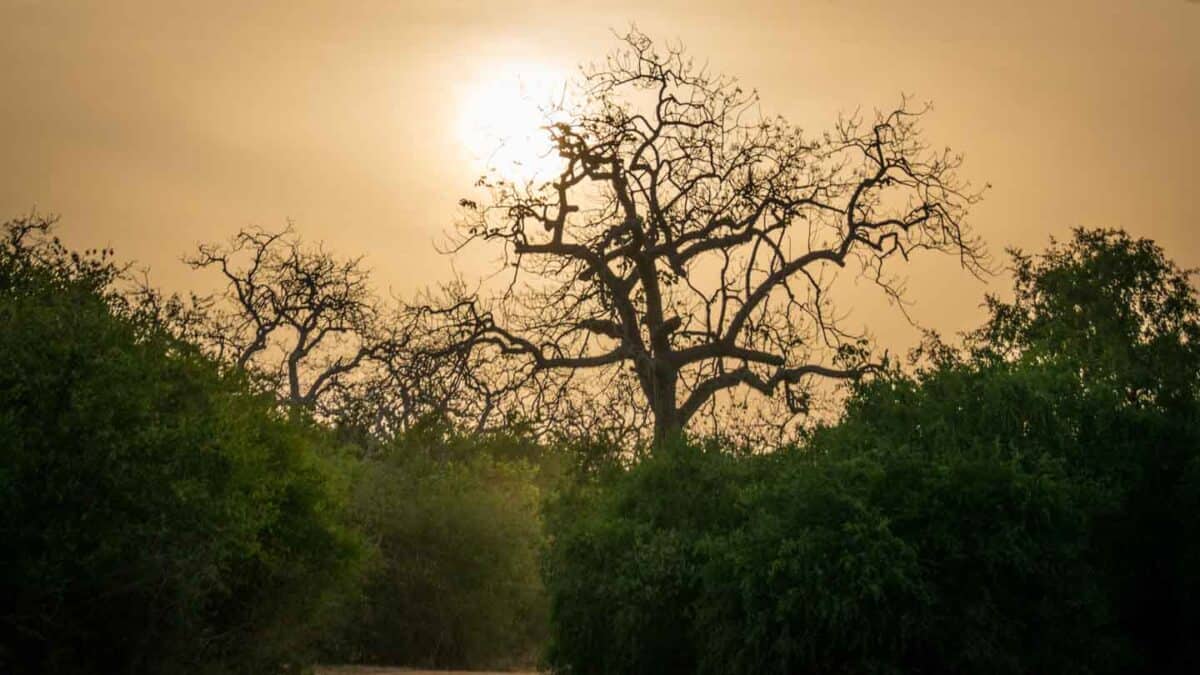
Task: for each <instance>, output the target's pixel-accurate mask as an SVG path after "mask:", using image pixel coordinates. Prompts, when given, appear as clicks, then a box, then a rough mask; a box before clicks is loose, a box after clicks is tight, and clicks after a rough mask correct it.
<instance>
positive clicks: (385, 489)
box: [330, 425, 546, 668]
mask: <svg viewBox="0 0 1200 675" xmlns="http://www.w3.org/2000/svg"><path fill="white" fill-rule="evenodd" d="M539 456H540V454H539V452H538V450H537V448H536V446H534V445H532V444H530V443H528V442H526V441H522V440H520V439H518V438H515V437H506V436H464V435H460V434H455V433H453V432H450V431H448V430H446V429H445V428H443V427H441V426H439V425H432V426H429V427H423V428H420V429H417V430H415V431H413V432H410V433H409V434H407V435H403V436H401V437H399V438H397V439H395V440H394V441H393V442H391V443H390V444H388V445H387V446H386V447H384V448H383V449H382V452H380V453H379V454H377V455H375V456H373V457H370V458H368V459H366V460H364V461H363V462H362V464H361V465H360V467H359V476H358V478H357V480H356V483H355V487H354V491H353V503H352V515H353V518H354V521H355V522H356V524H357V525H358V527H359V528H361V529H362V531H363V532H365V533H366V534H367V536H368V537H369V538H370V540H371V542H372V544H373V550H374V553H375V556H374V561H373V564H372V565H371V567H370V569H369V571H368V574H367V578H366V584H365V587H364V589H363V596H362V598H361V599H360V600H359V601H358V602H357V603H355V604H353V605H351V606H350V607H348V608H347V610H348V611H347V614H346V617H345V626H344V628H343V630H342V631H341V632H340V634H339V636H338V638H337V639H336V640H335V641H333V644H331V645H330V656H331V657H332V658H338V659H339V660H349V661H353V662H365V663H375V664H385V665H398V664H402V665H409V666H422V667H432V668H505V667H513V666H527V665H530V664H532V663H534V662H535V661H536V659H537V656H538V653H537V652H538V650H539V648H540V645H541V643H542V641H543V640H544V636H545V622H546V609H545V596H544V593H543V590H542V585H541V580H540V577H539V573H538V555H539V553H540V549H541V546H542V534H541V520H540V517H539V512H538V511H539V502H540V499H541V481H543V480H546V475H545V473H543V472H541V471H539V467H540V466H542V465H540V464H534V463H533V462H532V461H530V460H537V459H538V458H539Z"/></svg>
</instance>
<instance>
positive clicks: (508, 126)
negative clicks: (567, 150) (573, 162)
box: [458, 64, 566, 182]
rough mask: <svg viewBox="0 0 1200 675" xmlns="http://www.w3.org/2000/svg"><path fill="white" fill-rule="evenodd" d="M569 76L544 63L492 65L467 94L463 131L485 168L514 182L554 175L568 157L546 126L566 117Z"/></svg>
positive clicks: (468, 146) (463, 104) (461, 116)
mask: <svg viewBox="0 0 1200 675" xmlns="http://www.w3.org/2000/svg"><path fill="white" fill-rule="evenodd" d="M565 83H566V77H565V76H564V75H563V74H562V73H559V72H555V71H554V70H552V69H550V68H546V67H544V66H538V65H531V64H507V65H505V66H503V67H497V68H494V69H491V73H490V74H489V76H487V77H481V78H480V79H479V80H477V81H476V82H474V83H473V84H472V85H471V86H470V87H469V89H468V90H467V91H466V92H465V95H464V96H463V97H462V100H461V102H460V108H459V111H460V112H459V120H458V136H459V138H460V139H461V141H462V143H463V145H464V146H465V147H466V149H467V151H468V152H469V153H470V154H471V155H472V157H473V158H474V159H475V160H476V161H478V162H479V164H480V167H479V168H481V169H482V170H483V171H485V172H494V173H495V174H496V175H498V176H499V177H500V178H503V179H505V180H509V181H514V182H540V181H545V180H548V179H550V178H553V177H554V176H555V175H557V174H558V172H559V171H561V170H562V166H563V162H562V159H561V158H560V157H558V155H557V153H556V152H555V150H554V146H553V144H552V143H551V141H550V135H549V133H548V131H547V130H546V126H547V125H549V124H551V123H553V122H555V121H558V120H559V119H560V118H561V112H559V111H561V109H562V107H563V104H564V103H565V101H564V98H565Z"/></svg>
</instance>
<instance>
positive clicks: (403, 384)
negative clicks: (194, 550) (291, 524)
mask: <svg viewBox="0 0 1200 675" xmlns="http://www.w3.org/2000/svg"><path fill="white" fill-rule="evenodd" d="M185 262H187V263H188V264H189V265H191V266H192V267H193V268H196V269H213V270H216V271H218V272H219V273H220V275H221V278H222V280H223V281H224V288H223V289H222V291H220V292H219V293H217V294H216V295H215V296H210V297H198V296H193V297H192V298H190V299H188V300H184V299H181V298H178V297H175V296H172V297H169V298H166V297H164V296H162V295H161V294H160V293H158V292H157V291H156V290H155V289H153V287H151V286H150V284H149V283H148V282H145V281H143V283H142V284H141V287H140V289H139V290H138V292H137V297H138V305H139V306H140V307H142V308H143V309H142V311H143V313H148V314H153V315H154V316H156V317H158V322H159V323H164V324H169V325H170V326H171V328H172V330H173V331H174V332H175V333H176V334H178V335H179V336H180V337H181V338H183V339H186V340H187V341H189V342H193V343H197V344H200V345H201V346H202V347H203V348H205V349H206V350H207V351H208V352H209V353H211V354H212V355H213V356H214V357H216V358H217V359H218V360H220V361H221V362H224V363H227V364H229V365H230V366H231V367H233V368H235V369H238V370H242V371H246V372H248V373H251V374H252V375H254V376H256V377H257V378H258V379H260V380H261V381H263V382H265V384H266V385H267V386H268V387H269V388H270V389H271V390H272V391H274V392H275V393H276V394H277V395H278V397H279V398H280V399H281V400H282V401H284V402H286V403H288V404H290V405H294V406H299V407H303V408H306V409H309V410H312V411H313V412H315V413H316V414H317V415H318V416H319V417H321V418H322V419H324V420H326V421H329V422H332V423H335V424H338V425H341V426H346V427H354V428H357V429H360V430H362V431H365V432H367V433H369V434H370V435H372V436H375V437H382V438H386V437H389V436H392V435H394V434H397V433H400V432H403V431H404V430H406V429H409V428H411V427H412V426H414V425H415V424H417V423H418V422H419V421H421V420H428V419H431V418H437V419H439V420H442V421H445V422H447V423H449V424H452V425H454V426H457V427H460V428H465V429H473V430H476V431H480V430H485V429H491V428H495V427H498V426H501V425H503V424H504V423H505V422H506V421H510V420H511V419H512V414H511V405H510V404H509V402H508V397H509V395H510V393H511V392H512V390H513V389H514V388H515V387H514V386H513V384H512V383H513V382H517V381H520V380H519V379H518V377H517V375H515V374H512V373H506V372H496V371H495V369H490V368H488V367H487V366H488V363H487V361H488V359H486V358H484V355H482V354H478V353H475V354H472V353H470V352H464V351H461V350H454V349H446V348H445V346H444V344H443V343H442V342H439V340H443V339H445V337H446V333H445V332H444V331H439V330H437V329H436V327H435V326H434V325H432V324H431V322H430V319H431V318H432V317H431V315H430V313H429V311H428V309H427V307H428V306H430V305H431V304H434V300H433V298H432V297H431V296H426V298H425V301H424V302H420V303H416V304H408V303H404V302H401V301H398V300H397V301H392V302H385V301H383V300H382V299H381V298H380V297H379V296H378V295H377V294H376V293H375V291H374V290H373V289H372V288H371V285H370V283H369V281H370V279H369V272H368V270H367V269H366V268H365V267H364V266H363V264H362V260H361V259H360V258H348V259H345V258H339V257H337V256H335V255H334V254H332V253H330V252H329V251H327V250H326V249H325V248H324V247H323V246H321V245H307V244H305V243H304V242H302V241H301V239H300V238H299V237H298V236H297V235H296V234H295V232H294V231H293V230H292V228H291V227H290V226H289V227H288V228H286V229H283V230H280V231H274V232H273V231H266V230H262V229H258V228H252V229H243V230H241V231H239V232H238V233H237V234H235V235H234V236H233V237H232V239H230V240H229V241H228V242H226V243H221V244H203V245H201V246H199V248H198V250H197V252H196V253H195V254H194V255H191V256H189V257H187V258H185Z"/></svg>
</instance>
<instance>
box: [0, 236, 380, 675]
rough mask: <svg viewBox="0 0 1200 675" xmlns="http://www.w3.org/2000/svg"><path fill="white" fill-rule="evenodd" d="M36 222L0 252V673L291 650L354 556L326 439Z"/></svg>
mask: <svg viewBox="0 0 1200 675" xmlns="http://www.w3.org/2000/svg"><path fill="white" fill-rule="evenodd" d="M47 225H48V224H47V223H46V222H45V221H42V220H37V219H34V220H27V221H19V222H17V223H15V224H10V225H9V226H7V227H6V230H5V237H6V239H5V240H4V242H3V243H2V244H0V539H2V540H3V546H2V547H0V570H3V574H2V575H0V598H3V600H2V604H0V671H3V672H6V673H47V672H53V673H76V672H78V673H118V672H127V673H151V672H153V673H164V672H189V673H203V672H268V671H270V670H271V669H274V668H279V667H281V666H282V665H284V664H288V663H292V664H295V663H297V662H298V661H302V660H303V659H304V658H305V654H306V652H307V651H308V645H309V643H310V642H311V641H312V639H313V637H314V633H315V631H316V630H317V629H319V628H320V625H321V620H322V618H323V617H324V615H325V612H324V610H325V608H326V607H327V606H328V600H329V598H330V596H331V594H332V593H333V592H334V591H336V590H337V589H338V588H339V586H340V585H341V584H343V583H345V581H346V580H347V579H349V578H351V573H352V572H353V570H354V565H355V560H356V557H357V550H358V545H357V544H356V539H355V537H354V536H353V535H352V534H351V533H350V532H349V531H348V530H346V529H345V528H344V527H342V526H341V525H340V524H339V522H340V520H339V518H340V516H339V512H340V510H341V508H342V501H343V500H342V495H340V494H339V492H340V488H339V484H340V481H339V480H338V473H337V471H335V467H334V466H333V465H332V464H331V462H330V460H329V457H330V453H329V452H328V451H326V452H324V453H319V452H318V446H319V445H320V444H322V443H325V442H326V441H327V434H325V433H324V432H321V431H319V430H317V429H316V428H314V427H313V426H311V425H310V424H308V423H306V422H304V421H303V420H301V419H299V418H297V419H291V418H289V417H286V416H284V415H282V414H281V413H279V411H278V410H277V408H276V407H275V405H274V402H273V400H271V399H269V398H263V397H261V396H257V395H254V394H253V393H251V392H250V391H249V390H248V389H247V387H246V386H245V385H244V383H243V382H242V381H240V380H239V379H237V378H231V377H226V376H223V375H222V374H221V373H220V372H219V370H218V367H217V365H216V364H214V363H212V362H210V361H208V360H206V359H204V358H201V357H200V356H198V354H197V353H196V351H195V350H194V349H192V348H191V347H189V346H188V345H186V344H181V343H179V342H177V341H175V340H173V339H171V338H169V337H166V336H164V335H163V334H162V333H161V332H160V331H158V330H156V328H155V326H154V325H153V324H151V323H147V322H145V321H141V320H139V319H138V318H137V316H136V312H133V311H131V310H130V307H129V306H128V305H125V304H123V303H122V302H121V300H120V298H119V296H117V295H116V294H115V293H114V292H113V291H112V290H111V287H110V286H111V282H112V281H113V280H114V279H115V278H116V277H117V274H118V272H119V270H118V269H116V268H115V267H113V266H112V264H111V263H110V262H109V261H108V260H107V258H106V257H105V255H104V254H85V255H79V254H72V253H69V252H68V251H66V250H65V249H64V248H63V247H62V246H61V245H59V244H58V243H57V242H56V241H54V240H49V239H47V238H46V237H45V231H46V228H47Z"/></svg>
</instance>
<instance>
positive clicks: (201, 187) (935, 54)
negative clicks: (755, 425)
mask: <svg viewBox="0 0 1200 675" xmlns="http://www.w3.org/2000/svg"><path fill="white" fill-rule="evenodd" d="M631 24H636V25H637V27H638V28H639V29H641V30H642V31H644V32H646V33H647V34H648V35H650V36H652V37H654V38H655V39H656V40H661V41H670V42H672V43H678V44H682V45H684V46H686V47H687V48H688V50H689V53H690V54H691V55H692V56H693V57H694V58H695V59H696V60H697V62H698V63H702V64H705V65H706V66H707V67H708V68H709V69H710V70H712V71H713V72H721V73H728V74H730V75H734V76H737V77H739V78H740V80H741V81H742V82H743V83H744V84H745V85H746V86H747V87H750V88H756V89H757V90H758V91H759V92H760V93H761V95H762V108H763V111H764V112H765V113H766V114H781V115H784V116H785V117H787V118H788V119H789V120H791V121H792V122H794V123H796V124H798V125H800V126H802V127H804V128H805V129H806V130H809V131H812V132H820V131H823V130H825V129H828V128H830V126H831V125H832V124H833V122H834V121H835V120H836V119H837V116H838V114H839V113H842V112H853V111H854V110H856V109H862V110H865V111H870V110H873V109H876V108H881V109H882V108H889V107H890V106H893V105H895V104H896V102H897V101H898V100H899V98H900V96H901V95H902V94H905V93H907V94H910V95H912V96H913V97H914V100H916V101H929V102H931V103H932V104H933V110H932V112H931V113H930V114H929V115H928V116H927V118H926V120H925V121H924V126H925V127H926V132H927V133H926V135H927V138H928V139H929V140H930V141H931V142H932V143H933V144H935V146H938V147H940V146H942V145H949V146H951V147H953V148H954V149H955V150H956V151H960V152H962V153H963V154H964V155H965V164H964V168H963V172H962V173H963V176H964V177H965V178H967V179H970V180H971V181H972V182H973V183H974V184H975V185H977V186H982V185H983V184H985V183H991V184H992V185H993V186H994V187H993V188H992V189H991V190H989V191H988V192H987V194H986V195H985V198H984V201H983V202H981V203H980V204H979V205H978V206H976V207H975V208H974V209H973V211H972V214H971V223H972V224H973V226H974V227H975V230H976V231H977V232H978V233H979V234H980V235H981V236H982V237H983V238H984V239H985V241H986V242H987V244H988V246H989V248H990V249H991V250H992V251H993V252H994V253H997V254H1001V253H1002V251H1003V249H1004V248H1005V247H1008V246H1021V247H1025V248H1028V249H1040V248H1042V247H1043V246H1044V245H1045V244H1046V242H1047V240H1048V237H1049V236H1051V235H1056V236H1059V237H1060V238H1061V237H1062V236H1064V235H1066V234H1067V233H1068V232H1069V229H1070V228H1071V227H1074V226H1080V225H1085V226H1092V227H1100V226H1107V227H1124V228H1127V229H1128V230H1130V231H1131V232H1133V233H1135V234H1138V235H1141V236H1149V237H1153V238H1154V239H1156V240H1157V241H1159V242H1160V243H1161V244H1162V245H1163V246H1164V247H1166V249H1167V250H1169V251H1171V252H1172V253H1173V254H1174V256H1175V257H1176V258H1177V259H1179V260H1180V262H1181V263H1183V264H1186V265H1191V266H1194V265H1197V264H1200V248H1198V247H1197V244H1196V243H1195V241H1196V239H1195V236H1194V228H1195V223H1197V222H1198V221H1200V206H1197V204H1198V203H1200V202H1198V201H1197V200H1196V199H1195V186H1196V185H1197V184H1200V134H1198V133H1197V126H1196V120H1197V119H1200V49H1197V48H1196V45H1197V44H1200V5H1198V4H1196V3H1189V2H1186V1H1185V0H1145V1H1141V2H1134V1H1132V0H1091V1H1085V2H1073V1H1068V0H1053V1H1050V2H1038V3H1034V2H1008V3H996V2H986V3H984V2H960V1H957V0H953V1H952V0H929V1H926V2H914V3H895V2H884V1H883V0H847V1H844V2H832V1H827V0H806V1H804V2H761V1H748V2H716V1H711V0H707V1H699V2H683V1H667V2H655V3H645V2H627V1H624V0H619V1H617V2H606V3H585V2H544V1H539V0H534V1H531V2H446V3H428V2H397V1H391V0H389V1H387V2H384V1H378V0H368V1H364V2H345V1H341V2H327V1H320V0H306V1H303V2H255V3H243V2H204V3H183V2H148V1H143V2H136V1H132V0H113V1H110V2H103V3H100V2H84V1H81V0H0V63H2V64H3V66H2V67H0V91H3V92H4V103H3V105H0V154H2V155H3V156H4V157H5V158H7V159H8V166H7V167H6V171H5V175H4V178H3V179H0V211H2V212H3V213H4V214H5V216H6V217H11V216H13V215H17V214H24V213H28V212H29V211H30V210H31V209H34V208H36V209H38V210H39V211H41V212H49V213H55V214H59V215H61V217H62V220H61V226H60V232H61V234H62V236H63V237H64V239H65V240H66V241H68V242H69V243H70V244H71V245H73V246H79V247H87V246H96V245H111V246H112V247H114V248H115V249H116V250H117V253H118V255H119V256H121V257H123V258H125V259H135V260H137V261H139V262H140V263H141V264H143V265H148V266H149V267H150V268H151V270H152V274H153V275H154V278H155V279H156V280H157V281H158V283H161V284H163V285H165V286H167V287H169V288H173V289H181V288H187V287H189V286H193V285H195V284H196V283H197V277H196V276H195V274H194V273H192V272H190V271H188V270H187V269H186V268H184V267H183V266H182V265H181V264H180V263H179V262H178V259H179V256H180V255H182V254H183V253H185V252H187V251H188V250H191V249H192V248H193V247H194V245H195V244H196V243H197V242H199V241H209V240H213V239H223V238H225V237H227V236H229V235H230V234H232V233H233V232H234V231H236V230H237V229H238V228H239V227H243V226H246V225H251V224H254V225H261V226H264V227H276V226H281V225H283V224H284V223H285V222H286V221H287V220H288V219H291V220H292V221H293V222H294V223H295V225H296V228H297V230H298V231H299V232H301V233H302V234H303V235H304V236H305V237H306V238H307V239H309V240H323V241H325V242H326V243H327V245H328V246H329V247H330V248H332V249H334V250H336V251H339V252H341V253H344V254H346V255H359V254H365V255H366V262H367V264H368V265H370V267H371V268H372V269H373V270H374V272H375V279H376V282H377V284H378V285H379V286H381V287H382V288H384V289H387V288H391V289H392V290H393V291H395V292H397V293H398V294H401V295H406V294H409V293H411V292H414V291H415V290H416V289H418V288H421V287H423V286H425V285H428V284H431V283H437V282H438V281H441V280H445V279H448V278H450V277H451V276H452V275H453V274H454V270H457V271H458V273H460V274H470V273H473V272H474V271H475V270H476V268H477V267H478V266H480V265H481V264H482V263H483V262H487V261H489V260H490V259H491V258H490V253H489V252H487V251H467V252H464V253H463V254H462V255H461V256H460V257H459V258H457V259H451V258H448V257H446V256H442V255H439V254H438V253H437V252H436V250H435V245H436V243H437V242H438V241H440V240H441V239H442V238H444V235H445V233H446V232H447V230H449V229H450V228H452V227H453V223H454V219H455V217H456V209H457V207H456V204H457V202H458V199H459V198H460V197H463V196H467V195H469V194H470V193H471V191H472V186H473V185H474V182H475V180H476V179H477V178H478V177H479V175H480V173H481V170H482V169H485V168H492V169H494V170H496V171H497V172H499V173H501V174H502V175H506V176H508V177H510V178H513V179H523V178H527V177H529V176H530V174H531V173H537V172H539V171H544V170H546V169H547V164H546V162H551V163H552V162H553V161H555V160H554V159H549V160H546V159H544V156H545V155H546V150H547V149H548V148H547V147H546V146H545V145H543V143H544V141H543V140H540V136H539V135H538V134H537V133H536V132H537V130H538V126H539V124H540V120H539V119H538V114H537V113H538V106H539V105H541V104H542V103H544V102H545V100H546V99H548V98H550V97H552V96H553V95H554V92H555V91H556V89H555V88H556V87H557V86H559V79H560V77H564V76H569V75H572V74H574V73H576V72H577V71H576V68H577V66H579V65H580V64H586V63H591V62H597V61H602V60H603V58H604V57H605V55H606V54H608V53H609V52H611V51H612V50H613V49H614V48H615V47H616V41H615V39H614V35H613V32H614V31H623V30H625V29H627V28H628V27H629V26H630V25H631ZM904 271H905V274H908V275H910V281H909V296H910V298H911V300H912V301H913V302H914V303H915V304H914V307H913V312H912V313H913V316H914V318H916V319H917V320H919V321H921V322H922V323H924V324H926V325H929V326H932V327H935V328H939V329H941V330H944V331H951V332H952V331H955V330H960V329H963V328H965V327H967V326H970V325H974V324H975V323H976V322H977V320H978V317H979V309H978V306H979V302H980V297H981V295H982V292H983V291H984V290H986V289H987V288H989V287H994V288H1004V287H1006V285H1007V284H1006V283H1004V282H1002V281H995V282H992V285H989V284H987V283H984V282H978V281H976V280H974V279H972V278H971V277H970V276H969V275H966V274H964V273H963V272H962V271H961V270H959V269H958V267H957V266H956V264H955V262H954V261H953V260H949V259H943V258H929V259H927V261H926V262H925V263H922V264H920V265H912V266H909V267H907V268H906V269H905V270H904ZM864 303H865V304H854V303H846V302H843V308H844V309H846V310H847V311H853V312H854V316H856V317H859V318H860V319H861V320H862V321H863V322H864V323H865V322H867V321H869V322H870V323H871V325H872V328H873V330H874V331H875V332H876V333H877V334H878V336H879V337H881V338H889V339H890V337H891V336H895V343H896V344H897V345H905V344H910V343H911V341H912V340H913V338H914V336H915V332H914V331H913V330H912V329H910V328H909V327H908V326H907V324H906V322H905V321H904V320H903V318H902V317H899V316H897V315H896V314H895V313H894V312H888V311H884V310H886V309H887V308H886V306H885V305H883V304H880V302H879V301H878V300H871V301H864ZM871 303H875V304H871ZM880 317H883V318H880Z"/></svg>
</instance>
